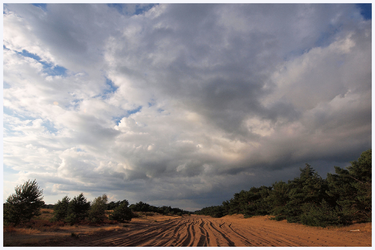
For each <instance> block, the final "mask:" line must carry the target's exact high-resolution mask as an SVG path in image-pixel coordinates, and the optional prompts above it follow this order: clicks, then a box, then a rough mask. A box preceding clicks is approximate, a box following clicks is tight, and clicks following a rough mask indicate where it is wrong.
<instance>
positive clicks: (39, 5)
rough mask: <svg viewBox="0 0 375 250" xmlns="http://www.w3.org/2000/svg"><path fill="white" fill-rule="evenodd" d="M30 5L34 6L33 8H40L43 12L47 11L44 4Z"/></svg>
mask: <svg viewBox="0 0 375 250" xmlns="http://www.w3.org/2000/svg"><path fill="white" fill-rule="evenodd" d="M32 5H34V6H35V7H38V8H41V9H42V10H44V11H47V4H45V3H33V4H32Z"/></svg>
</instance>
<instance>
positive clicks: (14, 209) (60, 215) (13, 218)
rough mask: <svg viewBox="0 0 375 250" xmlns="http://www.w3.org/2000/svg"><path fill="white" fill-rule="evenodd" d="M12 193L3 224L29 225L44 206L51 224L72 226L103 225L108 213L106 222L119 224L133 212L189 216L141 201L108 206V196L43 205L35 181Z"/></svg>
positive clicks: (7, 202) (130, 217) (67, 199)
mask: <svg viewBox="0 0 375 250" xmlns="http://www.w3.org/2000/svg"><path fill="white" fill-rule="evenodd" d="M15 191H16V193H15V194H12V195H10V196H9V197H8V199H7V200H6V202H5V203H4V204H3V208H4V214H3V215H4V217H3V218H4V224H10V223H11V224H14V225H18V224H20V223H22V222H28V221H30V220H31V219H32V218H33V217H35V216H38V215H40V214H41V212H40V210H41V208H43V207H44V208H52V209H53V217H52V219H51V221H52V222H57V221H61V222H64V223H69V224H71V225H73V224H77V223H80V222H82V221H88V222H90V223H103V222H104V221H105V220H106V219H107V216H106V213H108V212H109V216H108V219H109V220H114V221H118V222H127V221H131V219H132V218H134V217H135V216H136V215H135V213H134V212H156V213H160V214H163V215H180V216H181V215H183V214H190V212H188V211H184V210H182V209H179V208H172V207H170V206H162V207H156V206H152V205H149V204H147V203H144V202H142V201H140V202H138V203H136V204H132V205H130V206H129V202H128V201H127V200H122V201H117V202H114V201H111V202H109V203H108V197H107V195H105V194H104V195H102V196H99V197H97V198H95V199H94V201H93V202H89V201H87V199H86V197H85V196H84V195H83V193H81V194H80V195H78V196H75V197H74V198H72V199H71V198H69V197H68V196H65V197H64V198H63V199H61V200H59V201H58V202H57V203H56V204H54V205H51V204H50V205H46V204H45V203H44V201H43V191H42V190H41V189H40V187H39V186H38V183H37V182H36V180H34V181H31V180H28V181H27V182H25V183H24V184H23V185H21V186H17V187H16V188H15Z"/></svg>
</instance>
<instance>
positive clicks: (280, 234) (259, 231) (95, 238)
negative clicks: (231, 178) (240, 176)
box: [4, 215, 372, 246]
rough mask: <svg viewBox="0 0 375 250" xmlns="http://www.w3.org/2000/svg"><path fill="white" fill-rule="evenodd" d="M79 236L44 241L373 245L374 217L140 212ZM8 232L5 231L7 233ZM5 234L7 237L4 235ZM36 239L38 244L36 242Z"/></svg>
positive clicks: (51, 243)
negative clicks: (357, 220)
mask: <svg viewBox="0 0 375 250" xmlns="http://www.w3.org/2000/svg"><path fill="white" fill-rule="evenodd" d="M75 232H76V233H75V234H76V235H78V237H72V236H70V235H69V236H64V237H55V238H54V239H53V240H48V241H40V240H39V241H38V243H36V244H35V245H39V246H371V240H372V238H371V236H372V234H371V223H364V224H354V225H351V226H349V227H341V228H316V227H308V226H304V225H299V224H294V223H287V222H286V221H274V220H270V219H269V217H268V216H259V217H253V218H248V219H244V218H243V216H242V215H234V216H225V217H223V218H211V217H208V216H196V215H192V216H184V217H167V216H164V217H163V216H152V217H149V218H142V219H140V218H136V219H133V220H132V221H131V222H130V223H127V224H121V225H120V226H116V227H113V226H112V228H111V230H109V228H108V230H105V229H103V228H101V229H100V230H99V231H98V230H97V231H96V232H91V233H87V232H86V233H85V231H84V230H83V231H82V232H80V231H79V229H78V228H77V229H76V231H75ZM4 236H5V235H4ZM4 238H5V237H4ZM31 245H33V244H31Z"/></svg>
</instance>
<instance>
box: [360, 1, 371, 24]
mask: <svg viewBox="0 0 375 250" xmlns="http://www.w3.org/2000/svg"><path fill="white" fill-rule="evenodd" d="M356 5H357V6H358V8H359V9H360V10H361V15H362V16H363V18H364V19H365V20H371V18H372V4H371V3H361V4H356Z"/></svg>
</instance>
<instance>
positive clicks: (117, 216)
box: [109, 200, 134, 222]
mask: <svg viewBox="0 0 375 250" xmlns="http://www.w3.org/2000/svg"><path fill="white" fill-rule="evenodd" d="M128 205H129V203H128V201H127V200H124V201H122V202H121V204H120V206H118V207H116V208H115V209H114V210H113V212H112V214H110V215H109V219H110V220H117V221H118V222H126V221H131V219H132V218H133V217H134V216H133V213H132V211H131V210H130V208H129V207H128Z"/></svg>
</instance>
